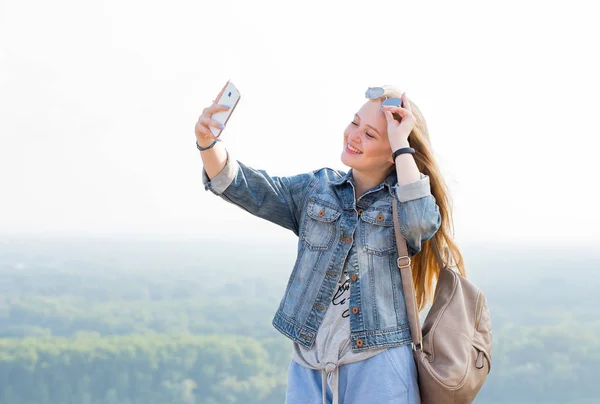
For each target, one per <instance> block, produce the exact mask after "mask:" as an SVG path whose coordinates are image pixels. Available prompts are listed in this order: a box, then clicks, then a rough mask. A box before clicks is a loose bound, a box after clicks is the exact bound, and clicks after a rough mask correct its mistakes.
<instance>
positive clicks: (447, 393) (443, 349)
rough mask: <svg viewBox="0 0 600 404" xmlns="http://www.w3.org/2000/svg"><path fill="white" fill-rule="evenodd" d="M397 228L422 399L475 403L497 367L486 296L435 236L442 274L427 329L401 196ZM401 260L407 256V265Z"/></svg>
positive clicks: (442, 403) (434, 402) (428, 403)
mask: <svg viewBox="0 0 600 404" xmlns="http://www.w3.org/2000/svg"><path fill="white" fill-rule="evenodd" d="M394 228H395V231H396V242H397V245H398V268H399V269H400V273H401V276H402V284H403V289H404V300H405V302H406V309H407V311H408V319H409V322H410V330H411V334H412V340H413V355H414V358H415V362H416V364H417V370H418V375H419V389H420V392H421V403H422V404H451V403H461V404H462V403H470V402H472V401H473V400H474V399H475V396H476V395H477V393H478V392H479V389H480V388H481V386H482V385H483V383H484V382H485V379H486V377H487V375H488V373H489V372H490V366H491V358H492V324H491V319H490V313H489V310H488V305H487V300H486V298H485V295H484V294H483V292H481V290H479V289H478V288H477V287H476V286H475V285H473V284H472V283H471V282H469V281H468V280H467V279H466V278H465V277H463V276H461V275H460V274H458V273H457V272H455V271H453V270H452V269H450V268H448V267H447V266H445V265H444V264H443V262H442V259H441V258H440V255H439V251H438V249H437V245H436V244H435V238H432V239H431V240H432V243H433V247H434V248H433V250H434V252H435V255H436V259H437V262H438V265H439V267H440V275H439V278H438V281H437V285H436V288H435V295H434V300H433V304H432V306H431V309H430V310H429V313H427V317H425V322H424V324H423V329H422V330H421V327H420V321H419V313H418V312H417V310H416V307H417V305H416V298H415V290H414V285H413V279H412V271H411V266H410V257H409V256H408V249H407V247H406V240H404V237H402V235H401V234H400V231H399V228H400V225H399V223H398V206H397V201H396V199H395V198H394ZM401 259H404V262H403V265H401Z"/></svg>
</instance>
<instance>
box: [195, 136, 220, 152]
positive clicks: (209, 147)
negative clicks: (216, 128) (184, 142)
mask: <svg viewBox="0 0 600 404" xmlns="http://www.w3.org/2000/svg"><path fill="white" fill-rule="evenodd" d="M216 144H217V140H216V139H215V141H214V142H212V144H211V145H210V146H208V147H201V146H200V145H199V144H198V141H197V140H196V147H197V148H198V150H200V151H204V150H208V149H212V148H213V146H214V145H216Z"/></svg>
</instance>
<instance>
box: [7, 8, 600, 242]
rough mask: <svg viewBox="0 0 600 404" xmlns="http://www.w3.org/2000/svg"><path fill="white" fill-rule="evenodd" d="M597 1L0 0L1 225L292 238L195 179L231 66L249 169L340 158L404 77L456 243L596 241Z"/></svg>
mask: <svg viewBox="0 0 600 404" xmlns="http://www.w3.org/2000/svg"><path fill="white" fill-rule="evenodd" d="M591 4H593V2H583V1H581V2H569V3H566V2H549V1H539V2H533V1H516V2H508V1H502V2H495V3H494V4H492V3H491V2H481V1H472V2H441V1H440V2H435V3H432V2H416V1H410V2H408V1H397V0H396V1H389V2H388V1H378V2H367V1H361V2H355V1H318V2H311V1H302V2H285V1H272V2H260V1H222V0H219V1H181V0H178V1H168V2H167V1H164V2H160V3H159V2H152V1H131V0H119V1H116V0H115V1H93V2H92V1H86V2H82V1H80V0H78V1H75V0H54V1H50V2H49V1H27V0H0V186H1V191H0V233H2V234H24V233H44V234H67V233H68V234H81V233H85V234H88V235H97V234H121V233H143V234H146V235H153V234H155V235H162V236H192V237H196V236H199V237H219V238H223V237H234V236H248V235H253V234H254V235H256V236H257V237H261V238H271V239H281V238H282V237H283V238H285V237H293V235H292V233H291V232H288V231H286V230H284V229H280V228H278V227H277V226H275V225H273V224H271V223H268V222H266V221H262V220H260V219H257V218H254V217H252V216H250V215H249V214H248V213H246V212H245V211H243V210H241V209H239V208H237V207H234V206H233V205H230V204H228V203H226V202H224V201H222V200H220V199H219V198H217V197H216V196H214V195H213V194H212V193H210V192H208V191H205V190H204V188H203V186H202V182H201V175H200V174H201V167H202V161H201V159H200V156H199V152H198V150H197V149H196V147H195V144H194V141H195V137H194V133H193V129H194V124H195V122H196V119H197V117H198V116H199V115H200V113H201V111H202V109H203V108H204V107H205V106H206V105H208V104H210V102H211V101H212V100H213V98H214V96H215V95H216V93H217V92H218V91H219V90H220V88H221V87H222V85H223V83H224V82H225V81H226V80H227V79H231V80H232V81H233V82H234V83H235V84H236V85H237V87H238V88H239V90H240V92H241V93H242V101H241V102H240V105H239V106H238V107H237V109H236V111H235V114H234V116H233V117H232V118H231V120H230V123H229V125H228V128H227V130H226V131H225V132H224V134H223V140H224V144H225V145H226V147H227V148H228V149H229V150H230V152H231V153H232V155H235V157H236V158H237V159H238V160H240V161H243V162H244V163H246V164H248V165H250V166H252V167H255V168H257V169H266V170H267V171H268V172H269V173H271V174H273V175H288V174H295V173H300V172H305V171H308V170H312V169H315V168H319V167H322V166H329V167H334V168H340V169H344V170H346V169H347V167H345V166H343V165H342V163H341V162H340V159H339V156H340V153H341V150H342V141H341V139H342V133H343V130H344V128H345V127H346V125H347V123H348V121H349V120H350V119H351V118H352V116H353V114H354V112H355V111H356V110H357V109H358V108H359V107H360V105H361V104H362V103H363V102H364V101H365V99H364V91H365V90H366V88H367V87H368V86H370V85H371V86H374V85H381V84H397V85H399V86H400V87H401V88H403V89H404V90H406V93H407V95H408V96H409V97H410V98H411V99H412V100H413V101H414V102H415V103H417V105H418V106H419V107H420V108H421V110H422V111H423V113H424V115H425V118H426V119H427V122H428V126H429V130H430V135H431V138H432V142H433V146H434V151H435V153H436V156H437V158H438V162H439V163H440V165H441V167H442V170H443V172H444V174H445V178H446V180H447V182H448V183H449V186H450V187H451V189H452V195H453V199H454V207H455V230H456V237H457V239H459V240H467V239H468V240H490V239H491V240H499V241H516V242H534V241H545V240H559V241H565V242H566V241H569V242H579V241H588V242H589V241H593V242H595V241H598V240H600V231H599V230H598V229H599V225H600V215H599V214H598V210H597V203H598V199H599V197H600V192H599V191H598V186H597V184H598V180H597V175H598V174H599V173H600V170H599V163H598V160H599V157H598V152H599V146H600V141H599V140H598V136H599V135H600V130H599V129H600V123H598V110H599V107H600V102H599V101H598V97H599V93H600V78H599V77H600V74H599V72H600V61H599V58H600V56H599V55H600V52H598V39H599V38H600V25H599V24H598V23H597V16H598V15H599V14H598V10H597V9H595V8H593V7H596V6H594V5H591ZM281 100H283V102H282V101H281ZM256 232H260V233H259V235H257V233H256Z"/></svg>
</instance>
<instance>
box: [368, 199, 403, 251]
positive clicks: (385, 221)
mask: <svg viewBox="0 0 600 404" xmlns="http://www.w3.org/2000/svg"><path fill="white" fill-rule="evenodd" d="M360 218H361V227H362V229H361V230H362V232H361V233H362V241H363V245H364V246H365V249H366V251H367V253H370V254H375V255H387V254H391V253H393V252H394V251H396V237H395V235H394V217H393V213H392V212H391V211H388V210H387V209H383V210H382V209H369V210H365V211H364V212H363V213H362V215H361V216H360Z"/></svg>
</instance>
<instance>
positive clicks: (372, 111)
mask: <svg viewBox="0 0 600 404" xmlns="http://www.w3.org/2000/svg"><path fill="white" fill-rule="evenodd" d="M380 107H381V100H374V101H367V102H366V103H364V104H363V106H362V107H361V108H360V109H359V110H358V111H357V112H356V115H358V117H359V118H360V120H361V121H364V123H366V124H369V125H371V126H374V127H375V128H377V130H379V131H381V132H382V131H383V130H384V129H385V128H386V127H387V121H386V119H385V115H384V114H383V111H382V110H381V109H380ZM382 133H383V132H382Z"/></svg>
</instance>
